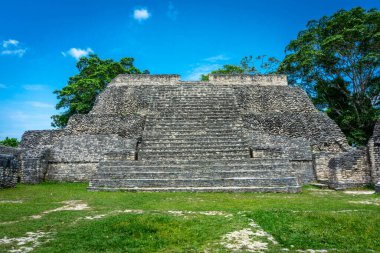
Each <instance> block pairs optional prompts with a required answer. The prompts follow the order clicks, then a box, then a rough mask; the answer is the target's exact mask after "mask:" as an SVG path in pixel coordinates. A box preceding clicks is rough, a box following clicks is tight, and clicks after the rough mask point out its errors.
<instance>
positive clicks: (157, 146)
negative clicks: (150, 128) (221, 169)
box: [142, 141, 247, 150]
mask: <svg viewBox="0 0 380 253" xmlns="http://www.w3.org/2000/svg"><path fill="white" fill-rule="evenodd" d="M240 147H247V145H246V143H244V142H238V143H232V144H231V143H229V142H226V143H213V142H211V143H208V142H206V143H203V142H200V143H196V144H189V143H171V142H166V143H145V142H144V141H143V142H142V148H143V149H144V150H150V149H162V148H165V149H177V150H178V149H181V150H193V149H195V150H196V149H202V148H219V149H232V148H240Z"/></svg>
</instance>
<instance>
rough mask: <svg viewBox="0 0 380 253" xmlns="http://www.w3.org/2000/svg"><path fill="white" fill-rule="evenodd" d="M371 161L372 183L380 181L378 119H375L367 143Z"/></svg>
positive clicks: (379, 121) (379, 130)
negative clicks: (375, 121) (371, 133)
mask: <svg viewBox="0 0 380 253" xmlns="http://www.w3.org/2000/svg"><path fill="white" fill-rule="evenodd" d="M368 150H369V156H370V161H371V175H372V183H374V184H376V183H377V182H380V120H378V121H377V123H376V125H375V128H374V130H373V136H372V138H371V140H370V141H369V144H368Z"/></svg>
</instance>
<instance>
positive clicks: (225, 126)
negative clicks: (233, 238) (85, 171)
mask: <svg viewBox="0 0 380 253" xmlns="http://www.w3.org/2000/svg"><path fill="white" fill-rule="evenodd" d="M150 111H151V113H150V114H149V115H148V116H147V119H146V123H145V128H144V133H143V138H142V143H141V148H140V150H139V151H138V156H137V158H138V159H137V160H108V161H107V160H106V161H102V162H100V164H99V166H98V172H97V173H96V175H95V176H94V178H93V180H91V182H90V186H89V189H90V190H109V191H111V190H126V191H233V192H235V191H253V192H298V191H299V190H300V187H299V185H298V180H297V178H296V177H295V176H293V174H292V172H291V169H290V168H291V167H290V163H289V160H288V159H287V158H286V157H278V156H276V157H270V158H254V159H253V158H251V156H250V150H249V147H248V145H247V143H246V142H245V140H244V136H243V133H242V127H243V123H242V119H241V116H240V112H239V110H238V106H237V103H236V98H235V95H234V91H233V88H231V87H228V86H222V85H217V86H214V85H210V84H202V83H197V84H192V83H182V84H180V85H178V86H165V87H162V88H161V89H160V93H157V94H155V95H153V96H152V101H151V108H150Z"/></svg>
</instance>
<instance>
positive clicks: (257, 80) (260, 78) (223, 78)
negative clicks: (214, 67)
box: [209, 75, 288, 86]
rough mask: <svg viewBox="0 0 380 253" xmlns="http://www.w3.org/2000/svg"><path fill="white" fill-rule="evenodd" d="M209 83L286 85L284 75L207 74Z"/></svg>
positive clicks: (286, 80) (286, 81)
mask: <svg viewBox="0 0 380 253" xmlns="http://www.w3.org/2000/svg"><path fill="white" fill-rule="evenodd" d="M209 83H211V84H223V85H242V84H249V85H258V86H281V85H282V86H286V85H288V79H287V76H286V75H209Z"/></svg>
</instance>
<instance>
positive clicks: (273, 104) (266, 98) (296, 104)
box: [233, 85, 318, 113]
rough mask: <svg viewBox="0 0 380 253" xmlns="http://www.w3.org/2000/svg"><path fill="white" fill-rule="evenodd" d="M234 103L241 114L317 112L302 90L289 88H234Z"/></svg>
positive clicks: (246, 86)
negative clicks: (240, 110)
mask: <svg viewBox="0 0 380 253" xmlns="http://www.w3.org/2000/svg"><path fill="white" fill-rule="evenodd" d="M233 88H234V93H235V96H236V102H237V104H238V105H239V107H240V108H241V109H242V111H243V113H268V112H292V113H298V112H312V113H314V112H317V111H318V110H317V109H316V108H315V107H314V105H313V103H312V102H311V100H310V99H309V97H308V96H307V94H306V93H305V91H303V90H302V89H300V88H298V87H291V86H277V87H270V86H252V85H239V86H234V87H233Z"/></svg>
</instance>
